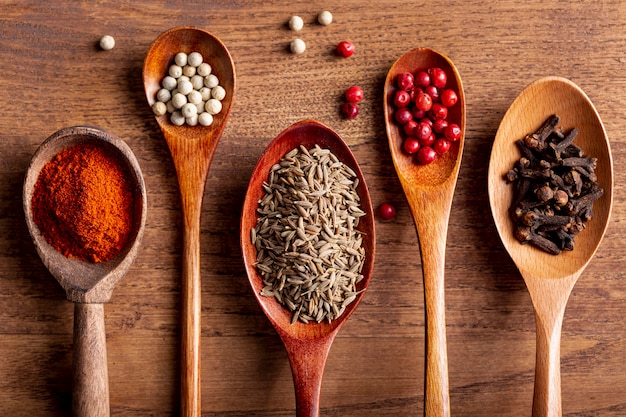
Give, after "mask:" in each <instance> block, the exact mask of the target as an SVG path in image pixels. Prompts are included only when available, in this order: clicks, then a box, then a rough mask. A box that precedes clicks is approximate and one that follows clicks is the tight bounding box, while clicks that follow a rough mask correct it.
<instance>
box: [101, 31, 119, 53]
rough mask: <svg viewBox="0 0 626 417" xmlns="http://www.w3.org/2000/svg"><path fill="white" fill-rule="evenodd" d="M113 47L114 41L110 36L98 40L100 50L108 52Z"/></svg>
mask: <svg viewBox="0 0 626 417" xmlns="http://www.w3.org/2000/svg"><path fill="white" fill-rule="evenodd" d="M114 47H115V39H114V38H113V36H111V35H104V36H103V37H101V38H100V48H102V49H103V50H105V51H110V50H111V49H113V48H114Z"/></svg>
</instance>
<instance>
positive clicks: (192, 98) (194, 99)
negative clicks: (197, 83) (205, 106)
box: [187, 90, 202, 104]
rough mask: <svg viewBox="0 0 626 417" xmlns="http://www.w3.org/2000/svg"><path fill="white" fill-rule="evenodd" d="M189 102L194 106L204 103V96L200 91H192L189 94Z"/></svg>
mask: <svg viewBox="0 0 626 417" xmlns="http://www.w3.org/2000/svg"><path fill="white" fill-rule="evenodd" d="M187 101H188V102H189V103H192V104H198V103H200V102H201V101H202V94H200V92H199V91H198V90H191V91H190V92H189V94H187Z"/></svg>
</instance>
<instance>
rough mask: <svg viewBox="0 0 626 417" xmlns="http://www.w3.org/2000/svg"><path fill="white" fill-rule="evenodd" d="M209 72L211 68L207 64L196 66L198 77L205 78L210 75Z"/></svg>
mask: <svg viewBox="0 0 626 417" xmlns="http://www.w3.org/2000/svg"><path fill="white" fill-rule="evenodd" d="M211 70H212V68H211V66H210V65H209V64H208V63H207V62H203V63H202V64H200V65H198V69H197V71H196V72H197V73H198V75H201V76H203V77H206V76H207V75H209V74H210V73H211Z"/></svg>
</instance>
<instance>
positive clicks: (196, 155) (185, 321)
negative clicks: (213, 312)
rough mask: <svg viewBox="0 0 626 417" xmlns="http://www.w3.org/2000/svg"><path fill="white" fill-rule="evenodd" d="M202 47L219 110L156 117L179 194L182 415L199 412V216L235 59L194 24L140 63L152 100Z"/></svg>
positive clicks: (158, 43)
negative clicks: (191, 117)
mask: <svg viewBox="0 0 626 417" xmlns="http://www.w3.org/2000/svg"><path fill="white" fill-rule="evenodd" d="M194 51H197V52H200V53H201V54H202V56H203V58H204V62H208V63H209V64H210V65H211V67H212V73H213V74H215V75H216V76H217V77H218V79H219V82H220V85H221V86H222V87H224V88H225V89H226V98H225V99H224V100H223V101H222V111H221V112H220V113H219V114H217V115H215V116H214V118H213V124H211V126H208V127H204V126H199V125H198V126H175V125H173V124H172V123H170V121H169V119H168V116H167V115H164V116H158V117H156V120H157V122H158V124H159V126H160V128H161V131H162V132H163V135H164V136H165V141H166V142H167V145H168V147H169V149H170V153H171V155H172V159H173V160H174V166H175V167H176V174H177V176H178V184H179V187H180V195H181V200H182V211H183V224H184V228H183V268H182V274H183V276H182V289H181V292H182V348H181V416H182V417H188V416H196V417H198V416H200V413H201V411H200V410H201V404H200V393H201V391H200V311H201V310H200V217H201V211H202V200H203V197H204V187H205V184H206V179H207V175H208V172H209V168H210V165H211V161H212V159H213V154H214V153H215V149H216V147H217V143H218V141H219V139H220V136H221V135H222V131H223V130H224V127H225V126H226V120H227V118H228V115H229V113H230V110H231V107H232V104H233V100H234V96H235V65H234V63H233V60H232V58H231V56H230V53H229V52H228V50H227V49H226V47H225V46H224V44H223V43H222V42H221V41H220V40H219V39H218V38H216V37H215V36H213V35H211V34H210V33H208V32H206V31H204V30H201V29H196V28H192V27H181V28H174V29H170V30H168V31H166V32H164V33H163V34H161V35H160V36H159V37H158V38H157V39H156V40H155V41H154V43H153V44H152V46H150V49H149V50H148V54H147V56H146V59H145V62H144V67H143V82H144V89H145V92H146V97H147V99H148V103H149V104H150V106H152V105H153V104H154V102H155V101H156V98H155V95H156V93H157V91H158V90H159V88H160V85H161V81H162V79H163V78H164V77H165V76H166V75H167V71H168V68H169V66H170V65H171V64H172V63H173V60H174V56H175V55H176V54H177V53H178V52H185V53H187V54H189V53H191V52H194Z"/></svg>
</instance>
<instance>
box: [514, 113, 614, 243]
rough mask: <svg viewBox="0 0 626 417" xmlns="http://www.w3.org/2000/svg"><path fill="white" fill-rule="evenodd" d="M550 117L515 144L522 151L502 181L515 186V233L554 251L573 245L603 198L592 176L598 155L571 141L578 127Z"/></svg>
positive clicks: (527, 240)
mask: <svg viewBox="0 0 626 417" xmlns="http://www.w3.org/2000/svg"><path fill="white" fill-rule="evenodd" d="M559 122H560V118H559V116H557V115H551V116H550V117H548V118H547V119H546V121H545V122H544V123H543V124H542V126H541V127H540V128H539V130H537V131H536V132H534V133H530V134H528V135H526V136H525V137H524V138H523V139H519V140H518V141H517V142H516V144H517V146H518V148H519V149H520V151H521V153H522V157H521V158H519V160H518V161H517V163H516V164H515V167H513V169H511V170H510V171H509V172H508V173H507V174H506V175H505V180H506V181H507V182H509V183H513V184H514V186H515V197H514V201H513V203H512V206H511V208H510V216H511V218H512V219H513V222H514V223H515V232H514V234H515V237H516V239H517V240H519V241H520V242H521V243H531V244H532V245H534V246H536V247H537V248H539V249H541V250H543V251H545V252H548V253H550V254H553V255H558V254H559V253H561V251H563V250H573V249H574V237H575V236H576V235H577V234H578V233H579V232H581V231H582V230H584V229H585V227H586V223H587V222H588V221H590V220H591V218H592V217H593V203H594V202H595V201H596V200H597V199H598V198H600V197H601V196H602V194H603V192H604V191H603V189H602V188H600V186H599V185H598V181H597V176H596V174H595V169H596V163H597V159H596V158H592V157H589V156H587V155H585V153H584V151H583V150H582V149H581V148H580V147H578V146H577V145H575V144H574V139H575V138H576V135H577V134H578V129H576V128H574V129H572V130H570V131H569V132H565V131H563V130H562V129H561V128H559V127H558V125H559Z"/></svg>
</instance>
